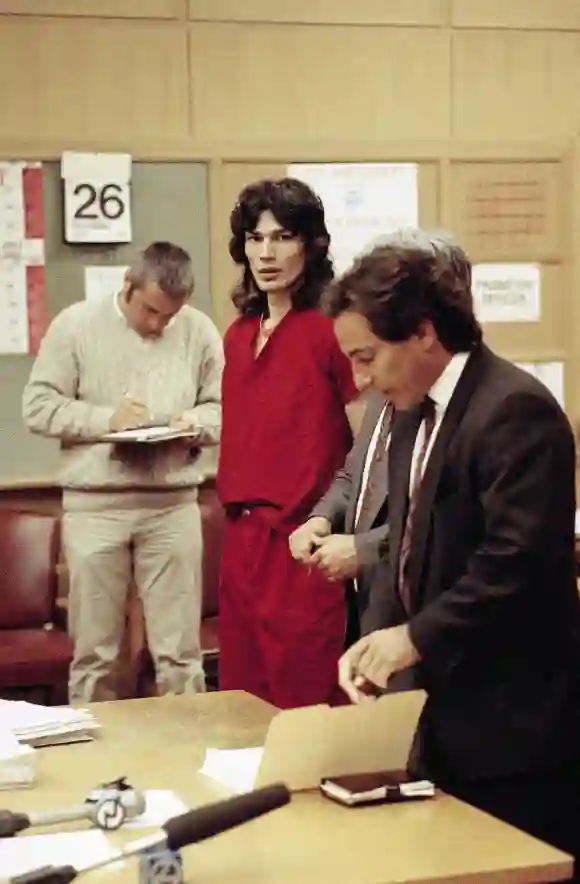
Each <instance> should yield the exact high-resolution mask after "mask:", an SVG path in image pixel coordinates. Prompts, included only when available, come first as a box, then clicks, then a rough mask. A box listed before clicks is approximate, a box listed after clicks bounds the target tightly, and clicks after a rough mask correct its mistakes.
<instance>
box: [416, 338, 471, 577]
mask: <svg viewBox="0 0 580 884" xmlns="http://www.w3.org/2000/svg"><path fill="white" fill-rule="evenodd" d="M486 350H487V348H485V347H479V348H477V350H474V351H473V353H472V354H471V356H470V357H469V359H468V361H467V362H466V364H465V368H464V369H463V372H462V374H461V377H460V378H459V381H458V382H457V386H456V387H455V390H454V391H453V395H452V397H451V401H450V402H449V405H448V406H447V409H446V411H445V414H444V415H443V420H442V422H441V425H440V427H439V429H438V431H437V436H436V437H435V442H434V443H433V448H432V450H431V454H430V455H429V460H428V461H427V465H426V467H425V472H424V474H423V480H422V482H421V486H420V490H419V497H418V498H417V505H416V508H415V514H414V518H413V529H412V535H411V549H410V551H409V564H408V575H409V584H410V586H411V592H412V593H414V592H415V591H416V589H417V587H418V585H419V583H420V580H421V573H422V570H423V561H424V558H425V551H426V546H427V539H428V536H429V528H430V525H431V513H432V509H433V502H434V499H435V494H436V491H437V486H438V484H439V479H440V476H441V470H442V468H443V465H444V464H445V460H446V455H447V450H448V448H449V445H450V443H451V441H452V439H453V436H454V433H455V431H456V429H457V427H458V426H459V424H460V423H461V420H462V418H463V415H464V413H465V410H466V408H467V406H468V405H469V400H470V399H471V395H472V393H473V390H474V388H475V386H476V385H477V383H478V381H479V379H480V376H481V372H482V369H483V356H484V352H485V351H486ZM399 546H400V544H399Z"/></svg>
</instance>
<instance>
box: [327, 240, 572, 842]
mask: <svg viewBox="0 0 580 884" xmlns="http://www.w3.org/2000/svg"><path fill="white" fill-rule="evenodd" d="M461 256H462V253H461V252H460V251H459V250H456V251H455V255H454V261H453V262H442V261H441V260H439V259H438V258H437V257H433V255H432V254H430V253H429V252H427V251H424V250H421V249H417V248H408V247H401V246H392V245H390V246H389V245H387V246H383V247H378V248H377V249H375V250H374V251H373V252H371V253H370V254H369V255H367V256H365V257H363V258H362V259H361V260H359V261H358V262H357V263H355V265H354V267H353V268H352V269H351V270H350V271H349V272H347V273H346V274H345V275H344V276H343V277H342V278H341V279H339V280H337V281H336V282H335V283H334V284H333V285H332V287H331V288H330V290H329V293H328V298H327V309H328V311H329V313H330V314H331V315H332V316H333V317H334V318H335V331H336V334H337V337H338V340H339V342H340V344H341V347H342V349H343V351H344V352H345V353H347V354H348V355H349V356H350V358H351V360H352V362H353V367H354V369H355V371H364V372H366V373H367V376H368V377H369V378H370V379H371V382H372V383H373V386H374V387H375V388H376V389H377V390H379V391H380V392H381V393H382V394H384V395H385V396H386V397H388V399H389V400H390V401H391V402H392V403H393V405H394V407H395V409H396V415H397V416H396V418H395V420H394V422H393V426H392V430H391V441H390V447H389V458H388V461H389V464H388V469H389V514H388V523H389V541H388V551H387V544H385V547H384V552H385V555H387V557H388V572H387V573H386V572H385V571H382V572H381V580H380V581H376V582H375V583H374V584H373V587H372V589H371V593H370V600H369V605H368V607H367V610H366V612H365V615H364V618H363V625H362V628H363V638H361V639H360V640H359V641H358V642H357V643H356V644H354V645H353V646H352V647H351V648H350V649H349V650H348V651H346V652H345V654H344V656H343V658H342V659H341V662H340V682H341V685H342V687H343V689H344V690H345V691H346V692H347V693H348V694H349V696H350V697H351V699H352V700H353V701H354V702H357V701H360V700H362V699H363V698H364V697H366V696H367V693H366V691H367V689H368V687H369V686H371V685H372V686H376V687H378V688H385V687H386V686H387V683H388V682H389V679H390V678H391V676H392V675H393V674H394V673H396V672H400V671H403V670H409V667H414V668H413V669H410V670H409V671H410V672H412V673H413V675H414V679H415V684H416V685H417V686H422V687H424V688H425V690H426V691H427V702H426V705H425V709H424V712H423V715H422V717H421V721H420V724H419V728H418V732H417V735H416V740H415V745H414V749H413V752H412V757H411V759H410V767H411V769H412V770H413V771H414V772H415V773H417V774H419V775H422V776H428V777H431V778H432V779H434V780H435V781H436V782H437V783H438V784H439V785H440V786H441V787H442V788H444V789H446V790H447V791H449V792H451V793H453V794H455V795H457V796H458V797H460V798H463V799H464V800H466V801H468V802H470V803H472V804H474V805H476V806H479V807H482V808H483V809H485V810H487V811H488V812H490V813H492V814H495V815H496V816H498V817H500V818H503V819H505V820H507V821H508V822H511V823H512V824H514V825H516V826H518V827H520V828H522V829H524V830H527V831H529V832H530V833H532V834H534V835H536V836H537V837H539V838H542V839H543V840H546V841H548V842H551V843H553V844H555V845H556V846H558V847H560V848H562V849H564V850H566V851H568V852H570V853H573V854H574V855H575V856H576V855H577V854H578V852H579V846H580V774H579V771H580V759H579V755H580V691H579V677H580V602H579V598H578V593H577V589H576V564H575V553H574V515H575V495H574V483H575V452H574V439H573V434H572V430H571V428H570V425H569V423H568V421H567V419H566V416H565V415H564V413H563V412H562V410H561V408H560V406H559V405H558V403H557V402H556V401H555V399H554V398H553V397H552V395H551V394H550V393H549V391H548V390H547V389H546V388H545V387H544V386H543V385H542V384H540V383H539V382H538V381H536V380H535V379H534V378H533V377H532V376H530V375H529V374H527V373H526V372H524V371H521V370H520V369H518V368H516V367H515V366H513V365H512V364H510V363H509V362H506V361H505V360H503V359H500V358H499V357H498V356H496V355H495V354H494V353H492V352H491V350H489V349H488V348H487V347H486V346H485V345H484V344H483V342H482V332H481V328H480V326H479V324H478V322H477V320H476V318H475V315H474V312H473V303H472V297H471V288H470V265H469V262H468V261H467V259H466V258H465V257H463V259H462V257H461Z"/></svg>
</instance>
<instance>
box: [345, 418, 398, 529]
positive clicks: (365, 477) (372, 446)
mask: <svg viewBox="0 0 580 884" xmlns="http://www.w3.org/2000/svg"><path fill="white" fill-rule="evenodd" d="M386 410H387V405H385V407H384V408H383V410H382V411H381V413H380V415H379V419H378V421H377V425H376V427H375V428H374V430H373V434H372V436H371V438H370V442H369V447H368V448H367V453H366V456H365V463H364V468H363V474H362V479H361V483H360V491H359V494H358V500H357V502H356V511H355V517H354V524H355V526H356V525H358V520H359V517H360V513H361V509H362V505H363V500H364V496H365V493H366V490H367V485H368V483H369V473H370V470H371V464H372V462H373V457H374V455H375V451H376V447H377V442H378V441H379V434H380V432H381V427H382V425H383V420H384V417H385V411H386ZM390 441H391V434H390V432H389V433H388V435H387V439H386V442H385V452H386V451H388V449H389V442H390Z"/></svg>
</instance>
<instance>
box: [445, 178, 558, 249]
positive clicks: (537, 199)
mask: <svg viewBox="0 0 580 884" xmlns="http://www.w3.org/2000/svg"><path fill="white" fill-rule="evenodd" d="M564 188H565V178H564V170H563V166H562V164H561V163H556V162H553V163H550V162H545V163H532V162H528V163H526V162H519V163H517V162H513V163H493V162H480V163H477V162H473V163H461V162H457V163H453V164H452V165H451V170H450V189H451V193H450V202H451V212H452V228H453V230H454V231H455V233H456V234H457V236H458V237H459V239H460V241H461V242H462V243H463V244H464V245H465V246H466V248H467V249H468V251H469V252H470V254H471V257H472V259H473V260H474V261H504V260H505V261H517V260H522V261H541V260H559V259H561V258H562V257H563V253H564V239H563V237H564V231H563V226H564V223H565V214H564Z"/></svg>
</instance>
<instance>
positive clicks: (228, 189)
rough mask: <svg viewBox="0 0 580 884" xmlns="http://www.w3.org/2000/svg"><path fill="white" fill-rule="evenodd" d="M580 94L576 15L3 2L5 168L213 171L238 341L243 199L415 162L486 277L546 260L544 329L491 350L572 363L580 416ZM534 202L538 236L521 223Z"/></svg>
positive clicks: (539, 5)
mask: <svg viewBox="0 0 580 884" xmlns="http://www.w3.org/2000/svg"><path fill="white" fill-rule="evenodd" d="M579 87H580V2H578V0H552V2H550V0H533V2H530V0H358V2H357V3H353V2H352V0H317V2H312V0H292V2H288V0H0V156H4V157H9V158H10V157H23V156H26V157H29V158H40V159H53V158H56V157H58V156H59V155H60V153H61V152H62V150H63V149H75V148H76V149H88V150H115V149H119V150H128V151H129V152H131V153H132V154H133V155H134V156H135V157H137V158H140V159H143V160H147V159H151V160H153V159H155V160H167V161H171V160H178V159H184V158H187V159H201V160H205V161H207V162H208V163H209V167H210V207H211V219H210V225H211V240H212V290H213V291H212V294H213V299H214V305H215V315H216V319H217V321H218V324H219V325H220V327H222V328H224V327H225V325H226V324H227V322H228V321H229V319H230V317H231V311H230V307H229V301H228V296H227V293H228V290H229V287H230V284H231V282H232V280H233V278H234V277H233V273H234V271H233V268H232V267H231V265H230V262H229V259H228V256H227V218H228V214H229V211H230V208H231V206H232V204H233V201H234V199H235V197H236V195H237V193H238V191H239V189H240V187H241V186H242V185H243V184H245V183H247V182H248V181H249V180H251V179H252V178H256V177H260V176H262V175H264V174H280V173H282V171H283V170H284V168H285V166H286V164H287V163H289V162H292V161H333V160H335V161H364V160H368V161H371V160H375V161H390V160H409V161H417V162H419V163H420V164H421V165H420V169H421V222H422V223H423V224H430V225H431V224H438V225H443V226H446V227H449V228H452V229H453V230H454V232H455V233H456V234H457V235H458V236H459V238H460V239H461V240H462V241H463V242H464V243H465V244H466V245H467V247H468V249H469V250H470V252H471V254H472V257H473V259H474V260H476V261H477V260H518V259H520V260H526V261H540V262H541V263H542V273H543V283H544V285H543V289H544V291H543V318H542V321H541V323H539V324H535V325H521V326H517V327H515V326H511V327H506V326H502V327H490V328H489V329H488V337H489V339H490V341H491V343H492V344H494V345H495V346H497V347H499V348H500V349H501V350H502V352H503V353H505V355H506V356H508V357H510V358H514V359H520V360H522V361H535V360H543V359H563V360H565V362H566V368H567V391H566V393H567V402H568V407H569V410H570V412H571V413H572V416H573V417H576V416H577V415H580V383H578V382H577V381H576V376H577V375H578V377H579V378H580V299H578V298H575V297H573V292H575V291H577V290H578V287H579V285H580V151H579V148H578V144H577V140H576V134H577V132H578V126H579V123H580V106H579V104H578V99H577V97H578V94H579V91H580V90H579ZM482 182H483V183H482ZM477 186H488V187H491V186H493V187H494V188H495V189H496V200H497V207H498V213H497V219H498V220H497V223H496V224H495V226H494V229H493V230H489V229H485V225H483V226H482V225H481V224H479V225H478V223H477V222H476V221H474V218H473V213H472V212H470V208H469V207H470V199H471V197H470V194H472V191H473V188H474V187H477ZM522 186H526V187H527V188H528V189H529V192H530V193H532V192H533V193H534V194H535V196H534V200H535V209H534V213H535V220H534V221H533V222H531V221H530V219H529V218H528V219H527V220H526V218H524V219H523V220H522V221H521V223H519V222H517V221H516V223H515V225H514V223H512V222H513V214H514V213H513V212H511V210H510V205H512V206H513V204H514V199H515V198H514V193H513V188H514V187H516V188H517V187H522ZM510 188H511V190H510ZM510 218H512V221H510V220H509V219H510Z"/></svg>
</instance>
